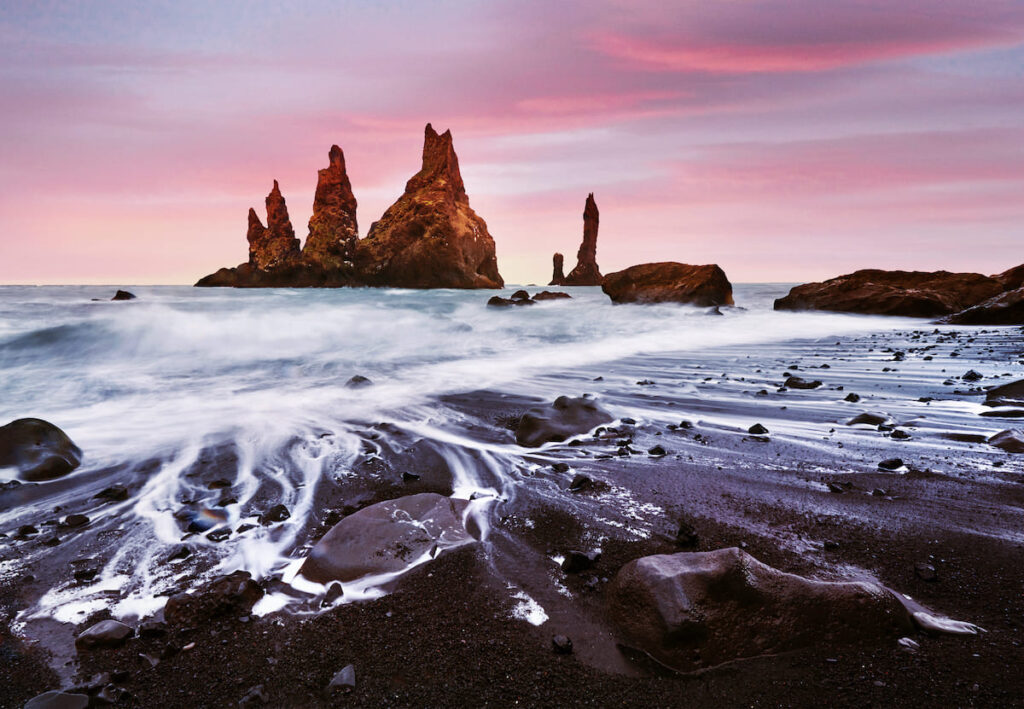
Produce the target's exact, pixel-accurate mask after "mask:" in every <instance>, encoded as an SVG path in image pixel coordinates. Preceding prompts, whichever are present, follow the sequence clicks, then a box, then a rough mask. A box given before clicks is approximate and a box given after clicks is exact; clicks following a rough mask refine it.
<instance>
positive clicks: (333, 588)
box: [324, 581, 345, 606]
mask: <svg viewBox="0 0 1024 709" xmlns="http://www.w3.org/2000/svg"><path fill="white" fill-rule="evenodd" d="M344 595H345V589H344V588H342V586H341V584H340V583H338V582H337V581H334V582H333V583H331V585H330V586H328V587H327V593H326V594H324V605H327V606H330V605H333V604H334V602H335V601H337V600H338V599H339V598H341V597H342V596H344Z"/></svg>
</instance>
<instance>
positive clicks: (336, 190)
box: [196, 123, 504, 288]
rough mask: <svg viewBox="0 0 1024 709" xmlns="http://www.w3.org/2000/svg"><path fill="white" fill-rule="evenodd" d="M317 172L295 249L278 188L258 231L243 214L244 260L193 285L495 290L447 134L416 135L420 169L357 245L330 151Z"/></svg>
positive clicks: (489, 243) (481, 228)
mask: <svg viewBox="0 0 1024 709" xmlns="http://www.w3.org/2000/svg"><path fill="white" fill-rule="evenodd" d="M328 160H329V164H328V166H327V167H326V168H324V169H322V170H320V171H319V173H318V178H317V188H316V194H315V196H314V199H313V216H312V217H311V218H310V220H309V234H308V236H307V237H306V243H305V245H304V246H303V247H302V248H301V249H300V247H299V240H298V239H297V238H296V236H295V230H294V228H293V227H292V223H291V219H290V218H289V216H288V207H287V205H286V203H285V199H284V196H283V195H282V194H281V190H280V187H279V185H278V183H277V181H276V180H275V181H274V186H273V188H272V189H271V191H270V194H269V195H268V196H267V199H266V207H267V225H266V226H264V225H263V223H262V222H261V221H260V218H259V215H258V214H257V213H256V211H255V210H253V209H250V210H249V229H248V233H247V239H248V241H249V260H248V261H247V262H246V263H243V264H241V265H239V266H237V267H235V268H222V269H220V270H219V271H217V272H216V273H213V274H211V275H209V276H206V277H204V278H202V279H200V280H199V282H198V283H196V285H197V286H235V287H316V286H322V287H338V286H388V287H399V288H501V287H502V286H503V285H504V282H503V280H502V278H501V274H500V273H499V272H498V262H497V257H496V255H495V248H494V239H493V238H492V237H491V235H490V233H489V232H488V231H487V224H486V222H484V220H483V219H482V218H481V217H480V216H479V215H477V214H476V212H474V211H473V209H472V207H470V205H469V197H468V195H467V194H466V189H465V185H464V183H463V181H462V175H461V173H460V171H459V160H458V157H457V156H456V154H455V149H454V147H453V145H452V135H451V131H445V132H444V133H442V134H438V133H437V132H436V131H435V130H434V129H433V127H432V126H431V125H430V124H429V123H428V124H427V126H426V129H425V130H424V140H423V155H422V166H421V168H420V170H419V172H417V173H416V174H415V175H414V176H413V177H412V178H411V179H410V180H409V181H408V183H407V184H406V186H405V192H404V194H402V196H401V197H400V198H399V199H398V201H396V202H395V203H394V204H393V205H391V207H389V208H388V210H387V211H386V212H385V213H384V215H383V216H382V217H381V218H380V219H379V220H378V221H376V222H374V223H373V224H372V225H371V226H370V230H369V232H368V233H367V235H366V238H365V239H360V238H359V227H358V221H357V219H356V207H357V202H356V198H355V195H354V194H353V192H352V185H351V182H350V180H349V178H348V173H347V171H346V168H345V156H344V153H343V152H342V150H341V148H339V147H338V146H337V145H334V146H331V150H330V152H329V153H328Z"/></svg>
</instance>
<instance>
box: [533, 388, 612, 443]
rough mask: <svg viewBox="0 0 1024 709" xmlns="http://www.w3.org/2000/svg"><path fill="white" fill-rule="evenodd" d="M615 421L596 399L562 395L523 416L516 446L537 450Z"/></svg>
mask: <svg viewBox="0 0 1024 709" xmlns="http://www.w3.org/2000/svg"><path fill="white" fill-rule="evenodd" d="M614 420H615V419H614V417H613V416H612V415H611V414H609V413H608V412H607V411H605V410H604V409H602V408H601V407H600V406H598V405H597V402H595V401H594V400H593V399H588V398H586V397H582V396H581V397H578V398H575V399H574V398H571V397H568V396H560V397H558V398H557V399H555V401H554V403H553V404H550V405H545V406H538V407H534V408H532V409H530V410H529V411H527V412H526V413H525V414H523V415H522V417H521V418H520V419H519V425H518V427H517V428H516V443H518V444H519V445H521V446H526V447H528V448H535V447H537V446H542V445H544V444H545V443H550V442H553V441H564V440H566V439H567V438H571V437H572V436H578V435H580V434H583V433H587V432H588V431H591V430H593V429H594V428H596V427H598V426H600V425H601V424H605V423H611V422H612V421H614Z"/></svg>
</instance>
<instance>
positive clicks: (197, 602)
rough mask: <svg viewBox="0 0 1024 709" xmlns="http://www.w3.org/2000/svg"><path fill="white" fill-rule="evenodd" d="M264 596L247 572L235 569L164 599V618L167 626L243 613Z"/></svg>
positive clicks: (196, 622) (184, 624) (189, 624)
mask: <svg viewBox="0 0 1024 709" xmlns="http://www.w3.org/2000/svg"><path fill="white" fill-rule="evenodd" d="M261 598H263V588H262V587H261V586H260V585H259V584H258V583H256V582H255V581H254V580H253V579H252V576H251V575H250V574H249V572H248V571H235V572H234V573H230V574H228V575H227V576H219V577H217V578H215V579H213V580H212V581H210V582H208V583H205V584H203V585H202V586H200V587H199V588H197V589H195V590H194V591H193V592H192V593H179V594H176V595H174V596H171V597H170V598H168V599H167V605H166V606H164V618H165V619H166V620H167V622H168V623H169V624H170V625H178V626H195V625H197V624H198V623H202V622H205V621H206V620H209V619H211V618H216V617H218V616H225V615H230V614H235V615H245V614H247V613H248V612H249V611H251V610H252V607H253V606H254V605H255V604H256V602H257V601H259V600H260V599H261Z"/></svg>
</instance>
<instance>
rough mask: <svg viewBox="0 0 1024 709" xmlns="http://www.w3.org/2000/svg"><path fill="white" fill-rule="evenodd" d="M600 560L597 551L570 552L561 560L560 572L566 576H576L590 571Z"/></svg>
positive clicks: (599, 553) (599, 554)
mask: <svg viewBox="0 0 1024 709" xmlns="http://www.w3.org/2000/svg"><path fill="white" fill-rule="evenodd" d="M600 558H601V552H599V551H575V550H574V551H570V552H568V553H566V555H565V559H563V560H562V571H564V572H565V573H567V574H578V573H579V572H581V571H586V570H587V569H592V568H593V567H594V565H595V564H596V563H597V562H598V560H599V559H600Z"/></svg>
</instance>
